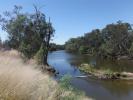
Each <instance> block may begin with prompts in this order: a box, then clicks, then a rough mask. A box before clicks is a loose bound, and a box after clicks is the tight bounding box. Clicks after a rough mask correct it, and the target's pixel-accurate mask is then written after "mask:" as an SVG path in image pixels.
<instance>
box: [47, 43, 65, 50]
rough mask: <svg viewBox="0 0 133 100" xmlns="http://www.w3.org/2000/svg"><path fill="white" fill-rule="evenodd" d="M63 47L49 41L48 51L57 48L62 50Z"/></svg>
mask: <svg viewBox="0 0 133 100" xmlns="http://www.w3.org/2000/svg"><path fill="white" fill-rule="evenodd" d="M64 49H65V46H64V45H59V44H56V43H50V48H49V51H57V50H64Z"/></svg>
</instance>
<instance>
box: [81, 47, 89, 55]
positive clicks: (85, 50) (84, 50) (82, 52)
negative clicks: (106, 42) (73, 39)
mask: <svg viewBox="0 0 133 100" xmlns="http://www.w3.org/2000/svg"><path fill="white" fill-rule="evenodd" d="M87 51H88V47H85V46H80V48H79V52H80V53H81V54H86V53H87Z"/></svg>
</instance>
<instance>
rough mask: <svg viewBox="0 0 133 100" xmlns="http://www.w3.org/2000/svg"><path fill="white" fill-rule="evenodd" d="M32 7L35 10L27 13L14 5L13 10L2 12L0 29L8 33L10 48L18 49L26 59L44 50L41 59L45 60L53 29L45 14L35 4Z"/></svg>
mask: <svg viewBox="0 0 133 100" xmlns="http://www.w3.org/2000/svg"><path fill="white" fill-rule="evenodd" d="M34 8H35V12H34V13H33V14H29V13H22V12H21V9H22V7H19V6H15V7H14V9H13V12H5V13H4V15H5V16H4V17H3V18H2V17H1V18H0V22H1V24H2V29H3V30H5V31H6V32H7V33H8V36H9V37H8V42H7V43H8V44H9V46H10V48H13V49H17V50H19V51H20V52H21V53H22V54H23V55H24V56H25V57H26V58H28V59H30V58H32V57H34V56H35V55H36V53H37V52H38V50H39V52H38V53H39V54H40V52H42V51H43V50H44V51H45V54H44V53H43V56H44V57H43V58H45V59H43V60H44V61H45V62H47V54H48V49H49V43H50V39H51V37H52V36H53V32H54V29H53V27H52V24H51V23H50V20H49V22H46V19H45V14H44V13H42V12H41V11H40V10H39V9H38V8H37V7H36V6H34ZM41 45H43V48H41ZM40 48H41V50H40ZM46 50H47V51H46ZM39 54H38V55H39ZM41 58H42V57H41Z"/></svg>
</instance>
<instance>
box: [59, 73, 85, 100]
mask: <svg viewBox="0 0 133 100" xmlns="http://www.w3.org/2000/svg"><path fill="white" fill-rule="evenodd" d="M70 80H71V76H70V75H65V76H64V77H62V78H61V79H60V82H59V85H60V89H59V92H60V93H64V91H65V92H66V94H62V95H63V96H60V100H81V99H83V97H84V96H85V94H84V93H83V92H81V91H79V90H77V89H76V88H74V87H72V86H71V84H70Z"/></svg>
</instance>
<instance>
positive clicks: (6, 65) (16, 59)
mask: <svg viewBox="0 0 133 100" xmlns="http://www.w3.org/2000/svg"><path fill="white" fill-rule="evenodd" d="M37 67H39V66H38V65H36V64H35V62H34V61H33V60H30V61H28V62H27V63H24V62H23V60H22V59H21V57H20V55H19V53H18V52H17V51H14V50H13V51H4V52H2V51H0V100H88V99H89V98H87V97H86V96H85V95H84V93H82V92H74V89H72V88H71V89H65V88H63V87H62V86H61V85H60V84H58V83H57V82H56V81H54V80H53V79H51V78H50V77H49V75H48V74H47V73H42V72H41V71H40V70H39V69H38V68H37ZM63 84H64V83H63Z"/></svg>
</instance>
